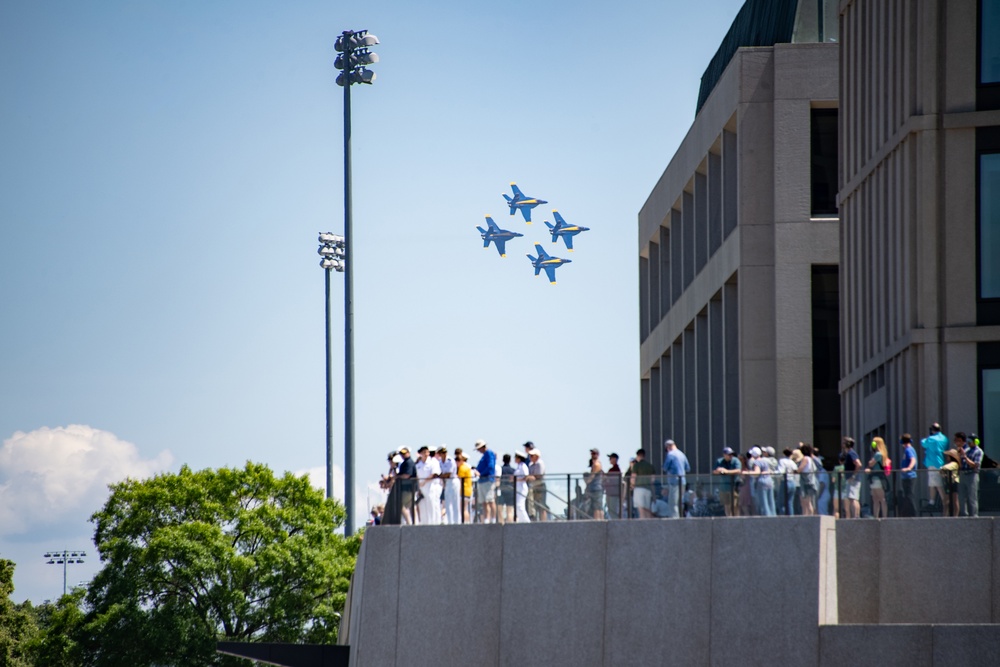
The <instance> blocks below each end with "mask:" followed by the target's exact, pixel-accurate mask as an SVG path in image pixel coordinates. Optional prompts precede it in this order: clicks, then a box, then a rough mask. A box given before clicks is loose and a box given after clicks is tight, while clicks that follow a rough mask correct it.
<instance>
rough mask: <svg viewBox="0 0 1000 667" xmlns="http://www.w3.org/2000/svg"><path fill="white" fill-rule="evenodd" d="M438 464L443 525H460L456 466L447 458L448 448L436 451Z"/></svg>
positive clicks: (440, 448)
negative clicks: (439, 468)
mask: <svg viewBox="0 0 1000 667" xmlns="http://www.w3.org/2000/svg"><path fill="white" fill-rule="evenodd" d="M437 457H438V464H439V465H440V466H441V483H442V484H444V523H447V524H451V525H454V524H457V523H462V515H461V513H460V512H461V509H460V499H461V497H462V490H461V489H460V488H459V479H458V464H457V463H455V459H453V458H451V457H449V456H448V447H447V446H445V445H441V446H440V447H438V450H437Z"/></svg>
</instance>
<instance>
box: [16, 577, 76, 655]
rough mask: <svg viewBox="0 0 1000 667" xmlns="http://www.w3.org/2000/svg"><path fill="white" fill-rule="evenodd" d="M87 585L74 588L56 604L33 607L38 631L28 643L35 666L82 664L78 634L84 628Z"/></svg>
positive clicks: (29, 653)
mask: <svg viewBox="0 0 1000 667" xmlns="http://www.w3.org/2000/svg"><path fill="white" fill-rule="evenodd" d="M86 593H87V589H86V588H74V589H73V590H72V591H70V592H69V593H67V594H66V595H63V596H62V597H61V598H59V600H58V601H57V602H56V603H55V604H50V603H46V604H41V605H38V606H37V607H35V608H34V612H35V618H36V621H37V624H38V632H37V634H36V635H35V636H34V637H33V638H32V639H31V640H29V641H28V642H27V654H28V655H29V656H30V658H31V664H32V665H34V667H77V666H78V665H81V664H83V653H82V648H81V645H80V639H81V636H80V633H81V631H82V630H83V622H84V612H83V598H84V595H86Z"/></svg>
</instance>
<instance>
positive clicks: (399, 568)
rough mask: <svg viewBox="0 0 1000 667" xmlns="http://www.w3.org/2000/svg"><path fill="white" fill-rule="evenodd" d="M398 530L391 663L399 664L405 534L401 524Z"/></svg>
mask: <svg viewBox="0 0 1000 667" xmlns="http://www.w3.org/2000/svg"><path fill="white" fill-rule="evenodd" d="M411 509H412V508H411ZM398 532H399V549H398V552H397V555H396V623H395V625H396V633H395V634H396V642H395V645H396V648H395V650H394V651H393V652H392V664H393V665H396V664H399V598H400V595H399V589H400V584H401V583H402V581H403V535H405V534H406V531H405V530H404V529H403V526H402V525H401V526H398Z"/></svg>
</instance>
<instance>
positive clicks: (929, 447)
mask: <svg viewBox="0 0 1000 667" xmlns="http://www.w3.org/2000/svg"><path fill="white" fill-rule="evenodd" d="M929 431H930V434H929V435H928V436H927V437H926V438H924V439H923V440H921V441H920V447H921V448H922V449H923V450H924V467H925V468H927V499H928V500H929V501H931V503H932V504H933V502H934V494H935V492H936V493H937V496H938V499H939V500H940V501H941V507H942V508H944V507H945V501H944V478H943V477H942V476H941V474H940V473H939V472H938V470H940V469H941V466H943V465H944V452H945V450H946V449H948V436H946V435H945V434H944V433H942V432H941V424H938V423H937V422H934V423H933V424H931V426H930V429H929ZM945 511H947V510H945Z"/></svg>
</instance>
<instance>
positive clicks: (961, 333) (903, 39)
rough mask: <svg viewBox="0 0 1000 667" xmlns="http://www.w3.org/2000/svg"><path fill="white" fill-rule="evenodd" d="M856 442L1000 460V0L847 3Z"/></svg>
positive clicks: (846, 148)
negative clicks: (942, 440) (973, 452)
mask: <svg viewBox="0 0 1000 667" xmlns="http://www.w3.org/2000/svg"><path fill="white" fill-rule="evenodd" d="M840 32H841V36H842V43H841V55H840V58H841V82H840V100H841V126H840V141H841V143H840V152H841V158H842V159H841V163H840V193H839V202H840V212H841V216H842V232H841V295H842V304H843V310H842V319H841V340H842V343H843V345H842V355H841V360H842V367H841V381H840V391H841V395H842V398H843V410H844V419H845V430H846V432H849V433H854V434H858V435H859V436H863V437H864V438H865V439H867V438H869V437H871V436H874V435H882V436H887V437H888V438H890V439H891V440H889V441H890V442H894V441H895V440H896V439H897V438H898V436H899V435H900V434H902V433H903V432H906V431H912V432H913V434H914V435H915V436H918V435H919V436H922V435H923V434H925V432H926V431H925V429H926V428H927V426H928V425H929V424H930V423H931V422H940V423H941V424H942V426H943V428H944V429H945V431H946V432H947V433H948V434H949V435H950V434H951V433H954V432H955V431H959V430H962V431H976V432H978V433H979V434H980V435H981V436H982V437H983V441H984V448H985V450H986V452H987V454H988V455H990V456H992V457H993V458H995V459H1000V1H997V0H927V1H922V2H919V3H917V2H908V1H905V0H886V1H884V2H878V3H872V2H863V1H858V0H852V1H845V2H842V3H841V16H840Z"/></svg>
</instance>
